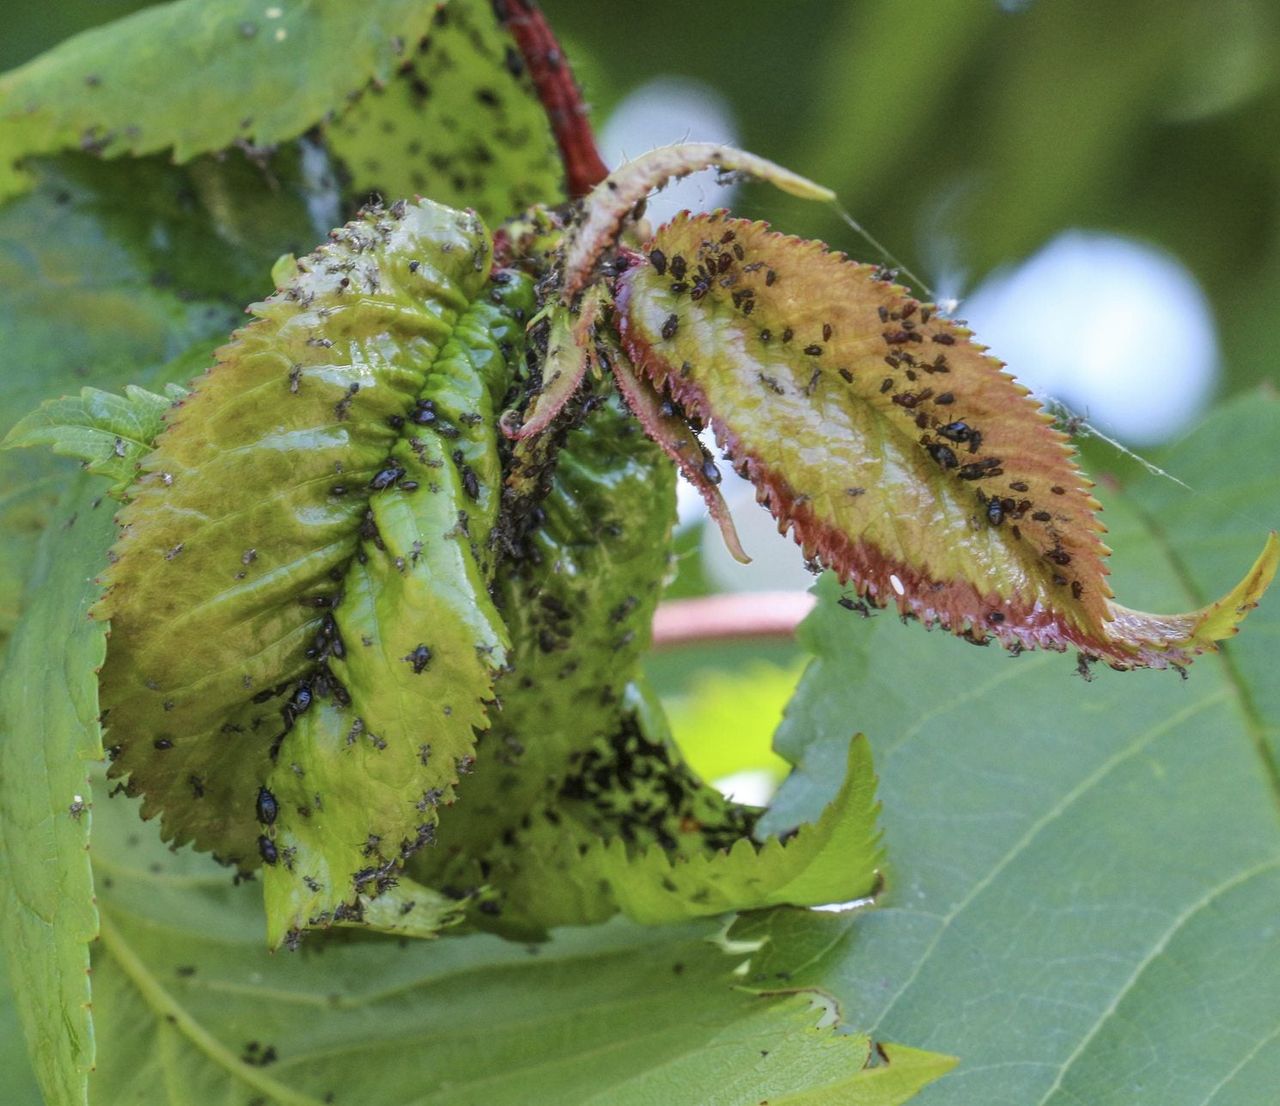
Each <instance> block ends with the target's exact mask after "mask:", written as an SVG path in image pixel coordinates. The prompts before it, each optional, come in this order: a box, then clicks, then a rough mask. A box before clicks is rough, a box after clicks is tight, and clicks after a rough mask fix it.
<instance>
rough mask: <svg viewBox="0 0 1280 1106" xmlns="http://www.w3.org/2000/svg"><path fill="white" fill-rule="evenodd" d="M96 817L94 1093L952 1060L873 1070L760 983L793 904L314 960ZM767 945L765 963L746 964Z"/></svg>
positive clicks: (742, 1103)
mask: <svg viewBox="0 0 1280 1106" xmlns="http://www.w3.org/2000/svg"><path fill="white" fill-rule="evenodd" d="M95 821H96V824H95V835H94V840H95V847H94V857H95V865H96V871H97V876H98V880H99V896H100V902H101V910H102V917H103V926H102V934H103V936H102V940H101V941H100V942H99V943H98V944H97V945H96V946H95V947H94V957H93V969H94V974H93V980H94V1009H95V1018H96V1023H97V1031H98V1036H99V1042H100V1048H99V1063H98V1068H97V1070H96V1072H95V1073H94V1075H93V1077H92V1080H91V1084H90V1090H91V1099H90V1100H91V1101H92V1102H94V1103H103V1104H114V1103H118V1102H127V1101H135V1100H137V1101H149V1100H151V1099H152V1098H154V1097H155V1095H156V1094H157V1093H158V1092H162V1091H165V1092H166V1093H167V1090H168V1089H172V1088H179V1087H180V1088H181V1090H180V1091H176V1090H175V1091H172V1093H173V1094H175V1095H179V1096H180V1097H181V1098H182V1101H184V1102H189V1103H192V1106H201V1104H203V1103H206V1102H225V1101H241V1100H251V1099H253V1098H255V1097H265V1098H266V1099H268V1100H272V1101H280V1102H283V1103H290V1104H298V1106H301V1104H304V1103H305V1104H308V1106H310V1104H316V1103H320V1102H322V1101H325V1096H327V1095H330V1094H331V1095H333V1101H334V1102H337V1103H343V1102H368V1101H377V1102H388V1103H389V1102H430V1103H432V1106H436V1104H440V1106H448V1104H451V1103H457V1104H462V1103H477V1102H484V1103H486V1104H493V1106H503V1104H505V1103H512V1104H519V1106H543V1104H546V1106H553V1104H554V1106H579V1104H581V1106H588V1104H599V1106H602V1104H604V1103H609V1104H611V1106H612V1104H622V1106H632V1104H634V1106H642V1104H645V1106H647V1104H648V1103H652V1102H655V1101H662V1102H670V1103H672V1104H673V1106H675V1104H679V1103H698V1104H699V1106H703V1104H710V1106H755V1104H756V1103H758V1102H759V1101H760V1100H761V1098H766V1097H767V1098H768V1099H769V1101H771V1102H775V1103H793V1104H808V1103H810V1102H814V1103H817V1102H824V1103H826V1102H832V1103H854V1104H863V1106H888V1104H891V1103H898V1102H902V1101H905V1099H906V1098H907V1097H908V1096H909V1095H910V1093H912V1092H913V1091H914V1090H916V1089H918V1088H919V1087H920V1086H922V1085H923V1084H925V1083H927V1082H929V1081H930V1080H932V1079H934V1078H937V1076H938V1075H940V1074H941V1073H942V1072H943V1071H945V1070H946V1069H947V1067H949V1066H950V1064H951V1063H952V1061H950V1060H949V1059H948V1058H946V1057H939V1056H930V1055H924V1054H920V1053H917V1052H914V1051H913V1050H910V1049H899V1048H897V1047H895V1046H894V1045H892V1044H889V1045H885V1046H883V1047H884V1050H885V1054H886V1055H887V1057H888V1060H889V1064H888V1066H887V1067H886V1066H884V1064H883V1062H881V1063H879V1064H878V1065H876V1060H877V1054H876V1052H875V1050H874V1048H873V1047H872V1044H871V1042H870V1041H869V1040H868V1039H867V1038H866V1037H865V1036H862V1035H859V1034H857V1033H850V1032H848V1031H847V1029H846V1027H845V1026H844V1025H843V1023H842V1021H841V1020H840V1019H839V1017H838V1013H837V1012H836V1011H835V1008H834V1007H833V1005H832V1004H831V1002H830V1001H829V1000H828V999H826V998H825V997H824V996H823V995H822V994H821V992H815V991H810V990H807V989H800V990H799V993H792V992H794V991H796V988H793V987H792V986H791V985H790V983H788V982H786V981H785V980H780V979H777V978H775V977H776V976H777V975H778V973H781V975H782V976H783V977H785V976H786V975H787V974H789V973H798V971H799V969H800V967H801V965H800V963H799V962H796V961H792V960H790V959H789V958H788V953H787V950H786V949H785V948H782V947H778V948H773V947H772V945H771V938H770V933H771V930H770V926H769V919H770V918H774V917H776V918H777V922H778V924H779V925H780V926H782V927H783V929H784V930H785V928H786V919H787V917H788V916H789V914H790V913H791V912H788V911H780V912H771V913H770V914H769V915H766V916H764V917H762V918H757V919H755V925H754V930H753V932H752V934H751V935H750V939H749V942H747V941H729V942H725V941H722V940H719V939H717V933H716V931H717V927H716V926H715V925H713V924H710V923H707V922H700V923H693V924H688V925H684V926H680V927H665V928H651V927H639V926H634V925H631V924H627V923H622V922H615V923H613V924H610V925H607V926H602V927H596V928H592V929H581V930H576V931H568V932H563V933H558V934H556V935H555V936H554V938H553V939H552V940H551V941H550V942H548V943H547V944H544V945H539V946H534V947H528V946H523V945H518V944H513V943H510V942H505V941H500V940H498V939H496V938H493V937H489V936H485V935H476V936H469V937H462V938H451V939H449V940H446V941H439V942H433V943H429V944H428V943H423V942H416V941H415V942H399V941H393V940H387V939H380V938H373V939H367V938H366V939H362V940H351V939H347V938H345V937H344V936H340V935H337V934H334V935H330V936H329V937H328V938H317V939H316V942H315V943H314V946H313V945H312V944H311V943H308V945H307V946H305V948H307V949H314V955H308V954H305V953H304V954H302V955H297V956H279V955H277V956H271V955H269V954H268V953H267V952H266V951H265V950H264V949H263V948H262V947H261V940H260V936H259V928H260V921H259V916H258V915H259V906H258V903H257V898H256V896H255V895H254V894H253V892H252V889H251V888H245V887H235V886H233V885H232V881H231V880H230V879H229V878H228V877H227V875H226V873H224V872H220V871H219V870H218V869H216V868H213V867H212V866H211V865H210V864H209V862H208V860H207V858H204V857H201V856H199V855H196V854H193V853H191V852H190V851H189V850H182V851H179V852H178V853H176V854H175V853H172V852H169V851H168V850H167V849H165V848H164V847H163V846H162V845H161V843H160V842H159V841H158V840H157V839H156V837H155V835H154V832H153V831H151V830H149V829H146V828H141V829H140V828H139V826H138V825H137V823H136V821H135V816H134V813H133V804H130V803H126V802H124V801H122V800H112V801H111V802H110V803H108V804H106V805H105V808H104V809H103V810H101V811H100V812H98V814H97V816H96V819H95ZM753 950H754V951H753ZM765 950H767V952H768V955H769V964H770V973H771V978H770V979H768V980H756V979H753V978H752V976H753V974H754V973H752V972H751V968H750V964H751V963H753V962H754V958H755V957H757V956H761V955H762V954H763V953H764V951H765ZM803 951H804V953H805V955H806V957H808V958H811V950H810V949H809V948H808V947H807V946H805V947H804V949H803ZM744 963H747V968H746V974H745V975H743V974H742V973H741V972H740V971H738V970H736V969H739V967H740V965H743V964H744ZM779 990H781V991H783V992H784V993H778V992H779ZM868 1064H872V1065H876V1066H866V1065H868ZM895 1069H896V1070H895ZM375 1095H376V1097H371V1096H375Z"/></svg>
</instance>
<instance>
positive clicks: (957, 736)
mask: <svg viewBox="0 0 1280 1106" xmlns="http://www.w3.org/2000/svg"><path fill="white" fill-rule="evenodd" d="M1278 434H1280V403H1277V402H1276V400H1275V399H1274V398H1271V397H1268V396H1263V395H1257V396H1250V397H1245V398H1242V399H1241V400H1238V401H1236V402H1234V403H1232V404H1230V405H1228V406H1227V407H1224V408H1223V409H1221V410H1220V411H1219V412H1217V413H1216V414H1215V415H1214V416H1212V417H1211V418H1210V419H1209V420H1208V421H1207V422H1206V423H1205V424H1204V426H1203V427H1202V428H1201V429H1200V430H1199V431H1197V432H1196V433H1195V434H1193V435H1192V436H1191V437H1190V438H1188V439H1187V440H1185V441H1184V442H1183V443H1182V444H1181V445H1180V446H1179V447H1178V448H1177V450H1176V452H1174V453H1172V454H1171V455H1169V456H1168V457H1162V458H1159V460H1160V461H1161V462H1162V463H1164V464H1166V465H1169V466H1171V467H1173V468H1175V469H1176V471H1178V472H1179V474H1180V475H1181V476H1183V477H1184V478H1185V479H1186V480H1187V481H1188V483H1190V484H1191V485H1192V487H1194V488H1195V489H1196V491H1195V492H1194V493H1188V492H1186V491H1185V490H1182V489H1176V488H1175V486H1171V485H1168V483H1167V481H1163V480H1160V479H1158V478H1156V477H1151V476H1144V477H1142V479H1141V480H1140V481H1139V482H1138V483H1137V484H1136V485H1135V486H1134V487H1132V488H1131V489H1126V490H1124V491H1122V492H1120V493H1118V494H1117V495H1115V496H1114V497H1110V496H1109V497H1108V507H1107V518H1108V521H1109V523H1110V525H1111V531H1112V533H1113V534H1115V535H1116V539H1117V546H1118V547H1119V548H1120V549H1121V550H1122V551H1124V552H1123V553H1122V554H1121V555H1120V556H1118V557H1117V564H1116V572H1117V575H1118V576H1119V577H1120V582H1121V583H1122V584H1125V585H1126V586H1128V587H1129V588H1131V589H1132V590H1133V591H1134V592H1135V593H1136V594H1138V595H1139V597H1140V598H1141V599H1142V600H1143V601H1144V602H1149V603H1189V604H1196V603H1199V602H1201V601H1202V600H1203V598H1204V596H1205V595H1206V594H1210V593H1211V592H1212V591H1214V590H1216V589H1219V588H1221V587H1222V585H1223V582H1224V579H1226V577H1227V575H1228V574H1229V573H1230V572H1232V571H1233V570H1234V564H1233V562H1234V560H1235V559H1236V558H1238V557H1239V556H1240V555H1241V553H1242V551H1243V550H1245V549H1247V548H1248V546H1249V545H1250V543H1251V542H1252V540H1253V536H1254V535H1255V534H1256V532H1257V529H1258V527H1259V526H1260V525H1265V524H1266V523H1267V522H1268V521H1274V520H1275V519H1276V518H1278V517H1280V480H1277V478H1276V475H1275V473H1274V471H1268V470H1266V469H1262V470H1259V468H1258V464H1257V462H1258V458H1259V457H1269V456H1270V452H1269V443H1272V442H1274V441H1275V440H1276V436H1277V435H1278ZM1244 472H1248V473H1255V474H1256V476H1255V477H1254V478H1251V479H1248V480H1244V481H1242V480H1241V479H1240V474H1241V473H1244ZM1175 530H1176V531H1177V532H1178V533H1179V535H1180V540H1179V543H1178V545H1179V549H1185V550H1186V554H1185V559H1184V557H1183V554H1181V553H1174V552H1173V550H1172V547H1171V545H1170V542H1169V540H1168V534H1169V533H1172V532H1174V531H1175ZM838 594H839V590H838V589H837V588H836V587H835V586H834V584H833V582H832V581H829V580H828V581H826V582H825V583H824V584H823V585H822V587H821V588H820V605H819V607H818V609H817V611H816V613H815V614H814V616H813V617H812V618H811V620H810V621H809V622H808V623H807V624H806V626H805V627H804V628H803V637H804V639H805V642H806V643H807V644H808V646H809V647H810V648H811V649H812V650H813V651H814V652H815V653H816V654H817V660H816V661H815V662H814V664H813V666H812V668H811V670H810V672H809V674H808V675H807V676H806V677H805V679H804V681H803V682H802V684H801V688H800V691H799V693H798V695H797V698H796V700H795V702H794V703H793V705H792V707H791V709H790V712H789V714H788V719H787V721H786V723H785V724H784V726H783V729H782V730H781V731H780V733H779V736H778V747H779V750H780V751H781V752H782V753H783V754H784V755H786V756H787V757H788V758H789V759H793V760H794V761H795V762H796V763H797V764H798V765H799V767H798V769H797V772H796V774H795V776H794V777H793V779H792V780H791V781H789V783H788V784H787V785H785V786H784V788H783V790H782V792H781V793H780V795H779V798H778V801H777V806H776V808H775V811H774V813H773V814H771V815H770V819H775V818H776V819H778V823H777V824H787V822H789V821H790V820H792V819H794V818H796V817H798V816H801V815H803V814H804V813H806V812H809V811H811V810H813V809H814V808H815V807H816V806H817V805H818V804H819V803H821V802H822V801H823V799H824V798H825V796H826V795H827V794H828V793H829V791H830V784H829V782H828V780H829V777H830V775H831V773H832V771H833V769H834V767H835V766H836V765H837V764H838V763H839V760H840V758H841V757H842V756H843V755H844V750H843V743H842V742H838V741H831V740H826V739H823V738H821V737H819V736H818V735H820V734H822V733H824V732H830V730H829V726H830V725H831V724H832V722H833V721H835V720H838V721H839V722H840V723H841V724H845V725H847V724H849V722H850V721H851V720H852V721H854V722H856V724H857V725H858V726H860V727H861V728H863V729H864V730H865V731H866V733H867V734H868V736H869V737H870V739H871V742H872V744H873V747H874V748H875V749H876V752H877V765H878V768H879V772H880V775H881V787H880V794H881V797H882V801H883V803H884V808H885V813H884V824H885V825H886V827H887V846H888V850H889V854H890V856H892V857H893V860H894V866H893V871H892V873H891V876H890V880H889V885H888V888H887V891H886V893H885V895H884V897H883V898H882V899H881V904H882V906H883V907H884V909H880V910H877V911H875V912H873V913H871V914H867V915H864V916H861V917H848V918H844V919H842V920H834V921H830V922H827V923H826V927H827V932H826V933H825V934H824V935H821V936H820V939H821V943H822V946H823V947H824V948H827V949H832V950H833V952H832V955H833V958H834V959H833V962H832V963H835V964H838V966H837V967H834V968H832V967H831V966H828V967H826V968H823V969H820V970H818V971H816V972H815V973H812V974H811V973H810V972H808V971H803V972H801V973H800V974H799V976H798V977H797V978H796V979H795V982H796V983H797V984H800V985H805V984H811V983H813V982H814V981H815V979H817V978H820V979H821V980H822V982H823V984H824V985H826V986H829V987H831V988H832V989H833V990H834V991H835V993H836V994H837V995H838V996H840V997H841V998H843V999H845V1000H846V1002H847V1008H848V1010H849V1012H850V1016H851V1018H852V1020H853V1021H854V1022H855V1024H859V1025H867V1026H871V1027H874V1032H877V1033H881V1034H884V1035H886V1036H888V1037H890V1038H893V1039H899V1040H909V1041H911V1042H913V1044H916V1045H919V1046H921V1047H926V1048H930V1049H938V1050H942V1051H946V1052H950V1053H955V1054H957V1055H959V1056H961V1057H962V1062H961V1066H960V1068H959V1069H958V1070H957V1072H956V1074H955V1075H954V1076H952V1077H951V1078H949V1079H946V1080H943V1081H942V1082H941V1083H939V1084H938V1085H937V1086H936V1087H935V1088H933V1089H931V1090H930V1091H929V1092H927V1093H926V1094H924V1095H923V1096H922V1097H921V1099H920V1103H921V1104H922V1106H923V1104H925V1103H928V1104H930V1106H944V1104H948V1103H956V1104H961V1103H963V1104H965V1106H968V1104H969V1103H973V1102H1017V1103H1031V1102H1034V1103H1043V1104H1045V1106H1066V1104H1067V1103H1080V1102H1088V1103H1091V1104H1092V1103H1096V1104H1098V1106H1107V1104H1111V1103H1115V1104H1117V1106H1118V1104H1120V1103H1123V1104H1124V1106H1144V1104H1147V1103H1150V1104H1153V1106H1154V1104H1159V1106H1184V1104H1185V1106H1191V1104H1199V1103H1204V1102H1207V1101H1210V1100H1212V1101H1214V1102H1241V1103H1253V1102H1261V1101H1267V1100H1268V1098H1269V1096H1271V1095H1272V1094H1273V1092H1274V1088H1275V1085H1276V1072H1277V1070H1278V1069H1277V1065H1278V1064H1280V1045H1278V1044H1277V1037H1276V1034H1275V1028H1276V1025H1277V1024H1278V1023H1280V929H1277V927H1276V925H1275V905H1276V902H1277V901H1280V828H1278V827H1277V819H1276V809H1277V802H1278V801H1280V786H1277V784H1278V781H1280V774H1278V773H1277V771H1276V757H1277V751H1278V750H1277V747H1276V744H1275V740H1274V739H1275V736H1276V734H1277V732H1280V727H1278V726H1277V718H1278V717H1280V714H1278V711H1277V708H1278V707H1280V698H1278V693H1277V691H1276V683H1275V680H1274V678H1273V675H1274V655H1273V654H1274V644H1273V643H1274V642H1275V640H1276V635H1277V629H1278V628H1280V616H1278V613H1277V609H1276V604H1275V602H1274V601H1273V600H1266V599H1264V601H1263V603H1262V605H1261V608H1260V609H1259V611H1258V612H1257V613H1256V615H1255V618H1254V620H1252V622H1251V624H1250V626H1249V629H1248V630H1247V631H1246V632H1245V633H1243V634H1242V635H1241V636H1240V637H1239V638H1238V639H1237V640H1236V641H1233V642H1232V643H1231V644H1230V645H1229V646H1228V647H1226V648H1224V649H1223V650H1222V652H1221V653H1219V654H1218V655H1217V656H1216V657H1214V658H1212V659H1209V660H1206V661H1204V662H1202V663H1201V664H1199V665H1197V666H1196V668H1195V669H1194V670H1193V671H1192V672H1191V678H1190V679H1189V680H1187V681H1186V682H1184V683H1178V682H1173V683H1171V682H1170V681H1169V680H1168V678H1167V677H1161V676H1157V675H1155V674H1150V673H1138V674H1131V675H1126V676H1123V677H1122V676H1117V675H1115V674H1113V673H1111V672H1109V671H1106V670H1102V671H1100V672H1099V674H1098V678H1096V679H1095V680H1094V681H1093V682H1092V683H1089V684H1081V683H1080V682H1078V681H1077V680H1074V679H1073V678H1072V674H1071V671H1070V669H1071V665H1070V663H1069V662H1067V661H1065V660H1062V659H1059V658H1056V657H1053V656H1050V655H1030V654H1027V655H1024V656H1022V657H1020V658H1017V659H1009V658H1007V657H1003V656H1001V655H999V654H998V653H995V652H993V651H982V650H969V651H957V650H955V649H954V648H951V649H948V648H946V647H945V645H944V644H942V643H939V642H938V641H937V640H936V639H931V638H928V637H925V636H924V635H920V634H911V633H907V632H904V631H903V630H902V629H901V628H900V627H899V626H897V625H896V624H895V623H893V622H892V621H890V620H888V619H877V620H873V621H871V622H868V621H865V620H863V619H860V618H856V617H854V616H852V615H850V614H849V613H848V612H846V611H844V610H842V609H841V608H840V607H839V606H838V605H837V604H836V602H835V600H836V597H837V596H838ZM957 652H959V655H957ZM810 940H811V943H816V942H817V941H818V940H819V935H812V937H811V939H810ZM836 950H839V951H836ZM939 1011H962V1012H963V1016H957V1017H940V1016H939Z"/></svg>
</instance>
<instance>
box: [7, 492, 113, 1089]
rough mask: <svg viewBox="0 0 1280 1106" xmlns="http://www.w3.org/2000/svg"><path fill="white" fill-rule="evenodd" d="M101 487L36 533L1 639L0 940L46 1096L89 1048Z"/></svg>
mask: <svg viewBox="0 0 1280 1106" xmlns="http://www.w3.org/2000/svg"><path fill="white" fill-rule="evenodd" d="M94 483H96V482H94ZM98 495H99V492H98V488H97V487H96V486H92V485H91V482H89V481H80V482H79V485H78V487H77V490H76V493H75V494H74V495H73V496H71V497H69V498H67V499H65V500H64V501H63V502H62V503H61V505H60V509H59V511H58V520H59V524H58V525H56V526H53V527H50V528H49V529H48V530H46V531H45V534H44V537H43V539H42V541H41V545H40V558H39V563H40V565H41V567H42V572H41V574H40V578H39V579H38V581H37V582H36V583H35V589H36V590H35V596H34V599H33V601H32V604H31V608H30V613H29V614H28V617H27V618H26V619H25V620H24V621H23V624H22V627H21V629H20V630H19V632H18V633H17V634H16V635H15V636H14V638H13V640H12V641H11V642H10V646H9V655H8V659H7V661H6V664H5V670H4V677H3V680H2V681H0V844H2V845H3V848H2V849H0V877H2V878H0V904H2V905H3V911H4V918H5V927H6V930H5V941H4V944H5V949H6V952H7V954H8V959H9V972H10V978H11V981H12V984H13V987H14V993H15V995H16V997H17V1002H18V1012H19V1014H20V1015H21V1020H22V1023H23V1027H24V1029H25V1030H26V1034H27V1039H28V1042H29V1045H30V1049H31V1057H32V1064H33V1067H34V1069H35V1072H36V1076H37V1078H38V1080H39V1083H40V1086H41V1088H42V1090H43V1091H44V1094H45V1096H46V1098H47V1100H48V1101H50V1102H75V1101H81V1100H82V1099H83V1095H84V1086H85V1080H86V1078H87V1076H88V1073H89V1071H90V1069H91V1068H92V1067H93V1064H94V1058H95V1043H94V1031H93V1025H92V1022H91V1019H90V1013H89V1004H90V998H91V992H90V981H89V949H88V943H89V941H90V940H91V939H92V937H93V935H94V934H95V933H96V932H97V927H98V912H97V909H96V907H95V904H94V899H93V877H92V874H91V872H90V870H89V852H88V850H89V831H90V826H91V823H92V821H93V816H92V813H91V811H92V809H93V805H94V788H93V786H92V784H91V783H90V780H89V762H90V761H92V760H97V759H100V758H101V757H102V737H101V732H100V730H99V726H98V688H97V680H96V679H95V677H94V672H95V670H96V669H97V667H98V665H100V664H101V663H102V657H103V653H104V651H105V649H106V633H105V628H104V627H103V626H101V625H100V624H98V623H95V622H91V621H90V620H89V619H88V617H87V611H88V608H89V605H90V604H91V603H92V602H93V601H94V600H95V599H96V598H97V594H98V590H99V589H98V588H97V586H96V585H95V584H94V582H93V574H94V573H95V572H96V571H97V569H98V567H99V565H100V564H101V563H102V556H103V553H104V552H105V550H106V548H107V545H108V544H109V542H110V540H111V536H112V533H113V530H114V527H113V526H112V523H111V513H110V509H109V508H108V507H106V506H103V505H100V504H99V505H97V506H94V505H93V500H94V499H95V498H97V496H98ZM6 1093H7V1092H6Z"/></svg>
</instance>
